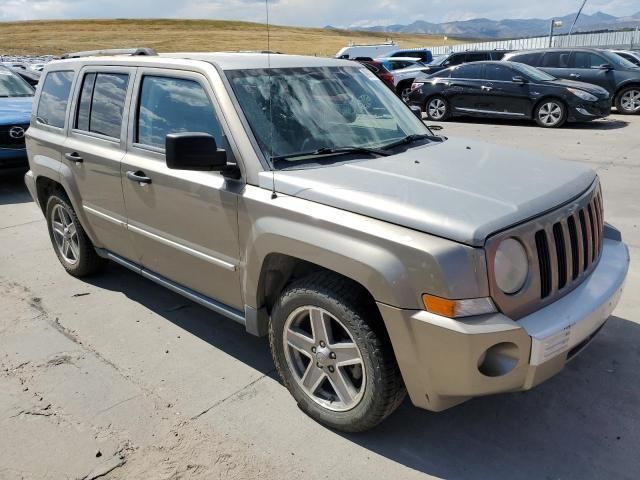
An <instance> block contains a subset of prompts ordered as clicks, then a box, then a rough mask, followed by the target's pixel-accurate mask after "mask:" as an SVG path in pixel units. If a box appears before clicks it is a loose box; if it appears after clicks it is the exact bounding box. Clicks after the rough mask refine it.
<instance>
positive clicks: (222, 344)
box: [83, 262, 273, 374]
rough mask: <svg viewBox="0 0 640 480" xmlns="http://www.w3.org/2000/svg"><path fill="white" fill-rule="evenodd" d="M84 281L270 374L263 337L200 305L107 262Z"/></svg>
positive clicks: (270, 369)
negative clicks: (129, 301) (109, 291)
mask: <svg viewBox="0 0 640 480" xmlns="http://www.w3.org/2000/svg"><path fill="white" fill-rule="evenodd" d="M83 281H85V282H87V283H89V284H91V285H94V286H96V287H99V288H103V289H107V290H111V291H116V292H119V293H122V294H124V295H125V296H126V297H127V298H129V299H130V300H132V301H134V302H136V303H139V304H141V305H144V306H145V307H146V308H148V309H149V310H151V311H153V312H155V313H156V314H158V315H160V316H162V317H163V318H164V319H166V320H168V321H170V322H171V323H173V324H174V325H176V326H178V327H180V328H181V329H183V330H185V331H187V332H189V333H190V334H192V335H195V336H196V337H198V338H200V339H201V340H204V341H205V342H207V343H208V344H210V345H211V346H213V347H215V348H217V349H219V350H222V351H224V352H225V353H227V354H229V355H231V356H232V357H234V358H236V359H237V360H239V361H241V362H243V363H245V364H246V365H249V366H250V367H252V368H254V369H256V370H258V371H260V372H261V373H263V374H270V373H271V372H272V371H273V362H272V360H271V354H270V352H269V348H268V342H267V339H266V338H257V337H254V336H253V335H249V334H247V333H246V330H245V328H244V327H243V326H242V325H240V324H238V323H235V322H233V321H232V320H229V319H227V318H224V317H222V316H221V315H218V314H216V313H214V312H212V311H210V310H208V309H206V308H204V307H201V306H200V305H198V304H196V303H194V302H192V301H190V300H188V299H186V298H184V297H182V296H181V295H178V294H177V293H174V292H172V291H170V290H167V289H166V288H165V287H162V286H160V285H157V284H155V283H154V282H152V281H151V280H148V279H146V278H144V277H141V276H140V275H138V274H137V273H135V272H132V271H130V270H128V269H126V268H124V267H122V266H120V265H118V264H115V263H113V262H110V263H109V265H108V267H107V270H106V271H105V272H103V273H101V274H100V275H97V276H92V277H88V278H84V279H83Z"/></svg>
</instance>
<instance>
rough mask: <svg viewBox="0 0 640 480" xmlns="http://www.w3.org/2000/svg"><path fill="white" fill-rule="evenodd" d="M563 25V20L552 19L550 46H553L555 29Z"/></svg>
mask: <svg viewBox="0 0 640 480" xmlns="http://www.w3.org/2000/svg"><path fill="white" fill-rule="evenodd" d="M561 26H562V20H556V19H555V18H553V19H551V28H550V29H549V48H551V47H553V30H554V29H555V28H560V27H561Z"/></svg>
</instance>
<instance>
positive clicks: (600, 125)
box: [426, 117, 629, 130]
mask: <svg viewBox="0 0 640 480" xmlns="http://www.w3.org/2000/svg"><path fill="white" fill-rule="evenodd" d="M426 122H427V124H429V123H435V122H431V121H430V120H426ZM447 123H462V124H473V123H475V124H480V125H497V126H502V125H508V126H514V127H530V128H537V129H540V130H543V129H542V128H541V127H538V125H536V123H535V122H534V121H533V120H506V119H500V118H475V117H454V118H452V119H450V120H447V122H443V123H438V125H442V126H443V127H444V129H446V126H447ZM627 125H629V122H627V121H626V120H621V119H619V118H614V117H609V118H603V119H599V120H593V121H591V122H579V123H566V124H565V125H564V126H562V127H561V128H560V130H618V129H620V128H625V127H626V126H627Z"/></svg>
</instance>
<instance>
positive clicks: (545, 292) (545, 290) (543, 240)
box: [536, 230, 551, 298]
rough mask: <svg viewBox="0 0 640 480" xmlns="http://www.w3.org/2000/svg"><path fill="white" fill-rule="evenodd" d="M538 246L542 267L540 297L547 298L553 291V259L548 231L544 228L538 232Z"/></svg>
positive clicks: (539, 262) (539, 260)
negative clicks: (550, 253)
mask: <svg viewBox="0 0 640 480" xmlns="http://www.w3.org/2000/svg"><path fill="white" fill-rule="evenodd" d="M536 248H537V250H538V265H539V268H540V298H546V297H548V296H549V294H550V293H551V259H550V258H549V242H548V241H547V232H545V231H544V230H540V231H539V232H538V233H536Z"/></svg>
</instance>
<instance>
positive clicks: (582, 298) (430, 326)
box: [378, 238, 629, 411]
mask: <svg viewBox="0 0 640 480" xmlns="http://www.w3.org/2000/svg"><path fill="white" fill-rule="evenodd" d="M628 269H629V251H628V249H627V246H626V245H625V244H624V243H622V241H620V240H619V239H615V238H605V240H604V246H603V251H602V256H601V258H600V260H599V263H598V266H597V267H596V268H595V269H594V271H593V272H592V273H591V274H590V275H589V277H588V278H586V279H585V280H584V282H583V283H582V284H581V285H580V286H578V287H577V288H576V289H575V290H573V291H572V292H571V293H569V294H568V295H566V296H564V297H562V298H560V299H559V300H557V301H556V302H554V303H552V304H550V305H548V306H546V307H544V308H542V309H540V310H538V311H536V312H534V313H532V314H530V315H528V316H526V317H524V318H521V319H519V320H518V321H514V320H512V319H510V318H508V317H506V316H505V315H502V314H499V313H498V314H490V315H481V316H478V317H471V318H467V319H464V320H453V319H449V318H445V317H441V316H438V315H434V314H431V313H429V312H426V311H415V310H401V309H396V308H393V307H390V306H388V305H384V304H378V307H379V309H380V312H381V314H382V317H383V319H384V322H385V325H386V327H387V330H388V332H389V336H390V338H391V342H392V344H393V347H394V351H395V354H396V359H397V360H398V364H399V366H400V370H401V372H402V376H403V379H404V382H405V385H406V387H407V390H408V392H409V396H410V397H411V400H412V402H413V404H414V405H416V406H418V407H421V408H425V409H427V410H432V411H441V410H445V409H447V408H449V407H452V406H454V405H457V404H459V403H461V402H464V401H465V400H468V399H469V398H472V397H475V396H481V395H489V394H493V393H501V392H512V391H518V390H528V389H530V388H532V387H534V386H536V385H538V384H540V383H541V382H543V381H545V380H547V379H548V378H550V377H552V376H553V375H555V374H557V373H558V372H560V371H561V370H562V368H563V367H564V365H565V364H566V363H567V361H568V360H570V359H571V358H572V357H573V356H575V355H576V354H577V353H578V352H579V351H580V350H581V349H582V348H583V347H584V346H585V345H586V344H587V343H588V342H589V340H591V338H593V336H594V335H595V334H596V333H597V332H598V331H599V329H600V328H601V327H602V326H603V325H604V323H605V322H606V321H607V319H608V318H609V316H610V315H611V313H612V312H613V310H614V308H615V307H616V305H617V303H618V301H619V299H620V296H621V293H622V288H623V284H624V281H625V278H626V276H627V271H628Z"/></svg>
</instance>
